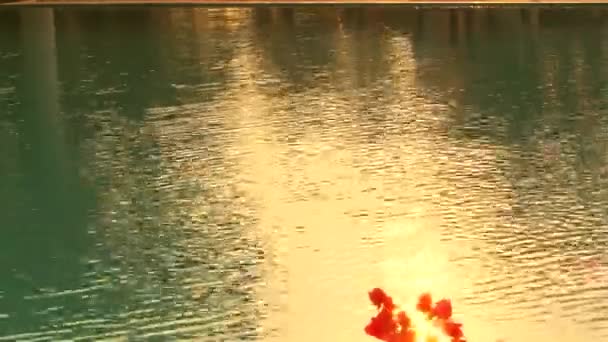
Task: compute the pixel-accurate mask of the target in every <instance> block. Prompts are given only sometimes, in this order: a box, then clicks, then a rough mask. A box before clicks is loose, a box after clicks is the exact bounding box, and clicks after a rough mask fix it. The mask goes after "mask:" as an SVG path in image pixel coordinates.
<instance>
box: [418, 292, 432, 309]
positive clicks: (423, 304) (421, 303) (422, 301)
mask: <svg viewBox="0 0 608 342" xmlns="http://www.w3.org/2000/svg"><path fill="white" fill-rule="evenodd" d="M432 306H433V299H432V298H431V294H430V293H424V294H422V295H421V296H420V297H419V298H418V305H416V308H417V309H418V310H419V311H421V312H424V313H429V312H431V310H432Z"/></svg>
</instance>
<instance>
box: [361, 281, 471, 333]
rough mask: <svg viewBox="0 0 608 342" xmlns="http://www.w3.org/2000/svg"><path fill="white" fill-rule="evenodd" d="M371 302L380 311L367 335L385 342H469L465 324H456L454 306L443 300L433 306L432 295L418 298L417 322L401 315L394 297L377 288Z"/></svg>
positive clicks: (368, 326) (367, 326)
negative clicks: (466, 337) (465, 333)
mask: <svg viewBox="0 0 608 342" xmlns="http://www.w3.org/2000/svg"><path fill="white" fill-rule="evenodd" d="M368 295H369V299H370V301H371V302H372V304H373V305H374V306H376V308H377V309H378V313H377V314H376V316H374V317H372V318H371V320H370V322H369V323H368V324H367V325H366V326H365V332H366V333H367V334H368V335H370V336H372V337H375V338H377V339H379V340H381V341H385V342H465V339H464V333H463V331H462V324H460V323H456V322H454V321H453V320H452V302H451V301H450V300H449V299H441V300H440V301H438V302H437V303H435V304H434V305H433V300H432V297H431V295H430V294H429V293H424V294H422V295H421V296H420V297H419V298H418V303H417V305H416V309H417V312H414V313H413V314H416V316H415V318H417V319H413V317H410V316H409V315H408V314H407V313H406V312H405V311H403V310H399V311H397V309H398V308H397V306H396V305H395V304H394V302H393V299H392V297H390V296H389V295H387V294H386V292H384V290H382V289H380V288H375V289H373V290H371V291H370V292H369V294H368Z"/></svg>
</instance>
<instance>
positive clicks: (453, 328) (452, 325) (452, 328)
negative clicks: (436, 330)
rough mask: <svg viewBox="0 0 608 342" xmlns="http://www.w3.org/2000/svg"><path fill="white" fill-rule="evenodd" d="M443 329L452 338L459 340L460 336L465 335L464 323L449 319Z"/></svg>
mask: <svg viewBox="0 0 608 342" xmlns="http://www.w3.org/2000/svg"><path fill="white" fill-rule="evenodd" d="M443 331H445V333H446V334H447V335H448V336H450V337H451V338H452V339H456V340H459V339H460V338H462V337H464V334H463V332H462V324H460V323H456V322H453V321H447V322H445V324H444V326H443Z"/></svg>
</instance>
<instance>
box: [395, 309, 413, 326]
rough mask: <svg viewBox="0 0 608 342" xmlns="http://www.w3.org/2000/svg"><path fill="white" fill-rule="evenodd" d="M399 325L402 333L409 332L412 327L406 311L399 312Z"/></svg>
mask: <svg viewBox="0 0 608 342" xmlns="http://www.w3.org/2000/svg"><path fill="white" fill-rule="evenodd" d="M397 323H399V325H400V326H401V331H404V330H407V329H409V327H410V324H411V320H410V318H409V317H408V316H407V315H406V314H405V312H404V311H399V313H398V314H397Z"/></svg>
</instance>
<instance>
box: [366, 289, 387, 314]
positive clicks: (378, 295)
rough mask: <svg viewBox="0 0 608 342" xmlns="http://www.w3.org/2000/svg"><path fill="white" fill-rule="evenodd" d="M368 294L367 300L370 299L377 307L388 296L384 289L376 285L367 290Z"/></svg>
mask: <svg viewBox="0 0 608 342" xmlns="http://www.w3.org/2000/svg"><path fill="white" fill-rule="evenodd" d="M368 294H369V300H371V301H372V304H374V305H375V306H376V307H377V308H378V309H379V308H380V306H381V305H382V304H384V302H385V301H386V299H387V298H388V296H387V295H386V293H385V292H384V290H382V289H379V288H377V287H376V288H375V289H373V290H371V291H369V293H368Z"/></svg>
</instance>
